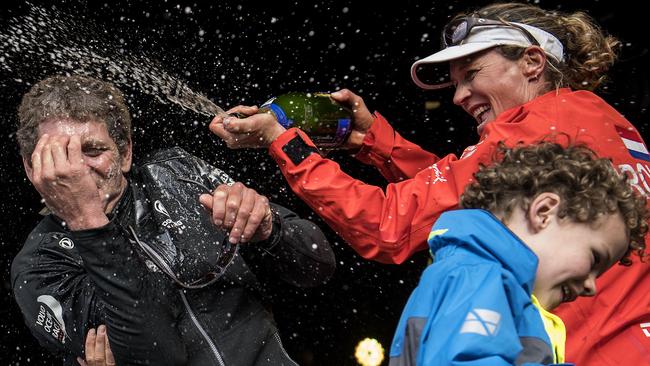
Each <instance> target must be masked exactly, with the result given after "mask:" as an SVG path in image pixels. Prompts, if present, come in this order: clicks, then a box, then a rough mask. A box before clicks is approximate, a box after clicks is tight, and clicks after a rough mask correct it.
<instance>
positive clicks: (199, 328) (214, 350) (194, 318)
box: [178, 290, 226, 366]
mask: <svg viewBox="0 0 650 366" xmlns="http://www.w3.org/2000/svg"><path fill="white" fill-rule="evenodd" d="M178 292H179V293H180V294H181V299H183V304H184V305H185V309H187V312H188V313H189V314H190V318H191V319H192V322H193V323H194V325H195V326H196V328H197V329H198V330H199V333H201V335H202V336H203V339H205V341H206V342H208V346H210V350H212V353H213V354H214V356H215V357H216V359H217V362H218V363H219V365H220V366H226V364H225V363H224V362H223V358H221V355H220V354H219V351H218V350H217V346H216V345H215V344H214V342H212V339H210V337H209V336H208V333H207V332H206V331H205V329H203V327H202V326H201V324H199V320H198V319H196V316H195V315H194V312H193V311H192V308H191V307H190V303H188V302H187V298H186V297H185V294H184V293H183V290H178Z"/></svg>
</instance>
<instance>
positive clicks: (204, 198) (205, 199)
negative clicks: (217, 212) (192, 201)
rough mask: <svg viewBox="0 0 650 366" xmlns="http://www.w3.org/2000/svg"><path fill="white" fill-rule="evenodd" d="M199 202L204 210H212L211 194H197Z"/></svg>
mask: <svg viewBox="0 0 650 366" xmlns="http://www.w3.org/2000/svg"><path fill="white" fill-rule="evenodd" d="M199 202H200V203H201V204H202V205H203V207H205V209H206V210H208V211H210V212H212V195H209V194H207V193H204V194H202V195H200V196H199Z"/></svg>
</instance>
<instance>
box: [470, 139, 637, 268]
mask: <svg viewBox="0 0 650 366" xmlns="http://www.w3.org/2000/svg"><path fill="white" fill-rule="evenodd" d="M496 161H497V163H495V164H494V165H491V166H481V168H480V170H479V171H478V172H477V173H475V174H474V181H473V182H472V183H470V184H469V185H468V186H467V188H466V189H465V192H464V193H463V194H462V196H461V201H460V205H461V207H464V208H482V209H485V210H488V211H491V212H493V213H495V214H500V215H502V216H503V220H504V221H507V219H508V218H509V217H510V215H511V214H512V212H513V210H514V209H515V208H517V207H519V208H521V209H522V210H524V212H527V211H528V209H529V206H530V202H531V201H532V200H534V199H535V197H537V196H538V195H539V194H541V193H544V192H553V193H555V194H557V195H559V196H560V199H561V202H560V208H559V214H558V216H559V217H560V218H564V217H568V218H569V219H571V220H573V221H575V222H579V223H593V222H595V221H596V220H598V219H599V218H600V217H603V216H605V215H608V214H614V213H616V212H620V213H621V215H622V217H623V221H624V222H625V225H626V227H627V230H628V237H629V240H630V246H629V249H628V251H627V253H626V254H625V256H624V257H623V259H622V260H621V264H625V265H629V264H631V261H630V259H629V255H630V253H631V252H635V253H636V254H637V255H638V256H639V257H641V258H642V259H643V257H644V255H645V240H644V236H645V234H646V232H647V231H648V223H647V219H648V217H649V212H648V209H647V207H646V199H645V198H644V197H643V196H642V195H641V194H640V193H639V192H638V191H636V190H634V189H633V188H632V186H631V185H630V184H629V183H628V182H627V176H625V175H621V174H619V173H618V172H617V171H616V169H615V168H614V165H613V164H612V162H611V161H610V160H608V159H604V158H597V157H596V155H595V153H594V152H593V151H592V150H590V149H589V148H587V147H584V146H570V147H567V148H564V147H562V146H561V145H559V144H556V143H551V142H544V143H541V144H536V145H529V146H525V147H521V146H520V147H516V148H506V147H505V145H503V144H500V145H499V148H498V149H497V156H496Z"/></svg>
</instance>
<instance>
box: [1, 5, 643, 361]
mask: <svg viewBox="0 0 650 366" xmlns="http://www.w3.org/2000/svg"><path fill="white" fill-rule="evenodd" d="M390 3H391V4H390V5H386V4H385V2H382V3H380V2H375V3H374V4H371V5H368V4H367V3H364V2H354V3H353V2H344V1H327V0H321V1H316V2H307V1H305V2H298V1H296V2H267V4H266V5H265V6H262V5H253V4H252V3H249V4H247V3H245V2H241V3H238V2H235V1H218V2H217V1H212V2H204V3H196V2H190V1H173V2H168V1H141V2H137V1H111V2H107V3H104V2H91V1H81V0H79V1H55V2H42V3H41V2H35V3H32V4H39V6H43V7H44V8H46V9H51V7H52V4H55V7H56V9H58V10H56V11H55V14H57V15H56V16H57V17H59V16H60V17H61V19H63V20H64V21H65V22H70V23H71V24H77V25H78V26H79V27H81V28H80V29H83V31H81V32H80V34H79V37H80V39H86V40H87V41H88V42H90V43H93V42H94V43H96V44H98V45H100V49H103V50H104V51H105V52H106V55H111V54H114V55H120V54H121V55H124V54H137V55H144V57H146V58H148V59H150V60H155V62H156V63H157V64H158V65H159V67H160V68H161V69H163V70H165V71H166V72H168V73H170V74H171V75H175V76H176V77H178V79H180V80H183V81H185V82H186V83H187V84H188V85H189V86H190V87H191V88H192V89H193V90H195V91H197V92H201V93H204V94H205V95H207V96H208V97H209V98H210V99H212V100H214V101H215V102H216V103H217V104H218V105H220V106H222V107H224V108H229V107H231V106H234V105H237V104H258V105H259V104H260V103H262V102H264V101H265V100H267V99H268V98H269V97H270V96H273V95H277V94H281V93H284V92H288V91H334V90H337V89H339V88H343V87H346V88H349V89H351V90H353V91H355V92H357V93H358V94H360V95H362V96H363V97H364V100H365V101H366V104H367V105H368V107H369V108H370V109H371V110H379V111H380V112H381V113H382V114H383V115H384V116H386V117H387V118H388V119H389V120H390V121H391V122H392V124H393V125H394V126H395V128H396V129H397V130H398V131H399V132H400V133H402V134H403V135H404V136H406V137H408V138H409V139H411V140H413V141H415V142H417V143H419V144H421V145H423V146H424V147H425V148H427V149H429V150H431V151H435V152H437V153H438V154H441V155H444V154H447V153H456V154H459V153H460V152H462V150H463V149H464V147H465V146H467V145H470V144H472V143H473V142H475V141H476V139H477V135H476V132H475V130H474V126H475V123H474V122H473V120H472V119H471V118H470V117H469V116H467V115H465V114H464V112H462V111H461V110H460V109H459V108H457V107H455V106H454V105H453V104H452V103H451V96H452V94H451V91H448V90H446V91H433V92H426V91H422V90H420V89H418V88H417V87H416V86H415V85H414V84H413V83H412V82H411V80H410V76H409V69H410V66H411V64H412V63H413V61H414V60H415V59H417V58H420V57H424V56H426V55H428V54H430V53H433V52H434V51H435V50H437V49H438V39H439V38H438V37H439V31H440V27H441V26H442V25H443V24H444V23H445V21H446V19H448V17H449V16H451V15H453V14H455V13H457V12H459V11H461V10H464V9H466V8H468V7H470V6H475V5H483V4H486V3H487V2H485V1H483V2H479V1H463V2H460V1H452V0H447V1H444V2H441V1H431V0H429V1H419V2H418V1H409V0H402V1H399V2H390ZM535 3H536V4H537V5H540V6H542V7H543V8H546V9H549V10H552V9H560V10H565V11H566V10H578V9H580V10H586V11H587V12H588V13H589V14H590V15H591V16H593V17H594V18H595V19H596V20H597V22H598V23H599V24H601V25H602V26H603V28H604V29H606V30H607V31H608V32H609V33H611V34H613V35H615V36H617V37H619V38H620V39H621V40H622V41H623V43H624V45H625V46H624V48H623V53H622V58H621V60H620V61H619V62H618V63H617V64H616V65H615V67H614V68H613V69H612V70H611V72H610V75H611V83H609V84H607V86H606V88H604V89H601V90H600V91H599V94H600V95H601V96H602V97H603V98H605V99H606V100H607V101H608V102H610V103H611V104H612V105H614V106H615V107H616V108H617V109H618V110H619V111H621V112H622V113H623V114H624V115H625V116H627V117H628V119H630V120H631V121H632V122H633V123H634V124H635V125H636V126H637V127H638V128H639V130H640V132H641V134H642V135H643V136H645V137H647V136H648V133H649V131H648V127H647V120H648V105H649V104H650V88H649V82H650V77H649V75H648V70H647V65H649V64H650V62H649V61H650V60H649V57H648V46H649V45H650V42H649V41H648V40H647V39H645V38H644V37H647V31H646V30H645V27H644V26H645V25H646V23H647V19H646V18H645V17H644V14H645V13H644V12H641V11H639V10H638V9H636V8H635V6H634V5H632V4H633V2H631V1H630V2H626V1H602V0H601V1H593V0H591V1H571V2H567V1H545V0H541V1H536V2H535ZM29 7H30V5H26V4H22V3H19V2H9V4H8V5H5V7H4V8H3V9H2V13H1V17H0V30H1V32H4V31H5V30H6V29H7V27H8V24H10V19H12V18H16V17H18V18H20V17H21V16H24V15H25V14H26V13H27V11H28V9H29ZM188 9H189V10H188ZM2 57H4V58H5V59H3V58H2ZM10 57H11V58H13V59H12V60H8V59H7V58H10ZM15 58H16V57H15V55H2V54H0V62H2V61H4V62H7V61H11V62H13V64H14V66H13V68H12V70H11V71H9V70H7V69H6V68H4V69H1V70H0V98H1V99H0V100H1V101H2V102H1V103H0V113H1V114H0V121H1V123H2V127H3V132H2V135H1V139H2V140H1V143H2V149H1V150H0V151H1V156H0V171H1V172H0V176H1V178H2V194H1V197H2V199H0V214H1V215H2V221H1V222H0V225H1V227H2V230H1V231H0V253H1V254H0V273H1V275H0V276H1V277H0V278H2V286H1V288H0V290H1V291H2V292H1V293H2V300H1V302H0V304H2V307H1V310H0V311H1V317H0V334H1V336H2V338H1V339H0V357H1V360H0V364H2V365H5V364H7V365H51V364H57V363H59V362H58V361H57V360H56V358H54V357H52V356H50V355H48V354H47V352H46V351H44V350H43V349H41V348H40V346H39V345H38V344H37V342H36V341H35V340H34V339H33V338H32V336H31V335H30V334H29V332H28V330H27V328H26V326H25V325H24V323H23V319H22V316H21V314H20V312H19V310H18V309H17V306H16V305H15V303H14V300H13V298H12V295H11V283H10V279H9V269H10V265H11V260H12V258H13V257H14V256H15V254H16V253H17V252H18V250H19V249H20V247H21V245H22V242H23V241H24V239H25V237H26V236H27V234H28V233H29V231H30V230H31V229H32V228H33V227H34V226H35V224H36V223H37V222H38V220H39V216H38V214H37V211H38V210H39V209H40V203H39V197H38V195H37V194H36V192H35V190H34V189H33V188H32V187H31V186H30V184H29V182H28V181H27V180H26V179H25V177H24V173H23V170H22V164H21V160H20V157H19V154H18V149H17V146H16V143H15V137H14V134H13V132H14V131H15V123H16V117H15V111H16V107H17V105H18V103H19V101H20V97H21V96H22V94H24V93H25V92H26V91H27V90H28V89H29V87H30V85H31V84H32V83H33V82H35V81H38V80H40V79H42V78H43V77H45V76H47V75H50V74H54V73H61V72H62V71H63V70H62V69H61V68H59V67H56V66H54V65H52V64H51V63H48V60H47V57H44V55H43V54H26V55H21V57H20V60H19V62H17V60H16V59H15ZM121 89H122V90H123V91H124V92H125V94H126V95H127V99H128V103H129V107H130V109H131V112H132V114H133V117H134V119H133V124H134V144H135V145H134V150H135V151H134V152H135V157H136V159H137V157H138V156H139V155H142V154H143V153H144V152H147V151H150V150H153V149H155V148H159V147H164V146H170V145H180V146H181V147H183V148H185V149H186V150H188V151H190V152H193V153H195V154H196V155H198V156H200V157H202V158H204V159H206V160H208V161H210V162H212V163H214V164H216V165H217V166H220V167H221V168H223V169H224V170H225V171H227V172H229V173H230V174H231V175H232V176H233V177H234V178H235V179H237V180H240V181H243V182H245V183H246V184H248V185H250V186H252V187H254V188H255V189H257V190H258V191H259V192H261V193H263V194H266V195H267V196H269V197H270V198H271V200H273V201H275V202H278V203H281V204H283V205H285V206H288V207H290V208H293V209H294V210H296V211H297V212H298V213H299V214H300V215H302V216H303V217H309V218H311V219H312V220H314V221H315V222H316V223H317V224H319V225H320V226H321V227H322V228H323V230H324V231H325V232H326V234H327V235H328V237H329V238H330V241H331V243H332V244H333V246H334V250H335V252H336V255H337V263H338V268H337V273H336V275H335V277H334V278H333V279H332V280H331V281H330V282H329V283H328V284H327V285H324V286H321V287H319V288H316V289H310V290H299V289H292V288H288V287H285V286H280V285H279V286H277V288H276V289H273V291H274V292H275V293H276V295H277V296H275V299H274V301H273V302H274V309H275V316H276V320H277V321H278V323H279V325H280V329H281V332H282V338H283V340H284V342H285V346H286V348H287V350H288V352H289V353H290V354H291V355H292V356H293V357H294V358H295V359H296V360H298V361H299V362H300V363H301V364H304V365H343V364H345V365H354V364H355V361H354V347H355V345H356V344H357V342H359V341H360V340H362V339H363V338H365V337H373V338H377V339H378V340H379V341H380V342H381V343H382V344H383V346H384V348H385V349H386V350H387V351H388V348H389V347H390V341H391V338H392V334H393V330H394V328H395V325H396V322H397V320H398V318H399V314H400V312H401V309H402V306H403V305H404V303H405V301H406V298H407V297H408V294H409V293H410V290H411V289H412V288H413V287H414V286H415V285H416V283H417V279H418V278H419V274H420V272H421V270H422V268H423V267H424V266H425V265H426V260H427V258H426V254H425V253H422V254H420V255H417V256H415V257H414V258H413V259H412V260H411V261H409V262H407V263H406V264H404V265H402V266H394V265H381V264H377V263H373V262H369V261H366V260H364V259H362V258H361V257H359V256H358V255H356V254H355V253H354V252H353V251H352V250H351V249H350V248H349V247H348V246H347V245H346V244H345V243H344V242H343V241H342V240H341V239H340V238H338V237H337V236H336V235H335V234H334V232H333V231H332V230H330V229H329V228H327V227H326V225H325V224H324V223H323V222H322V221H321V220H320V219H319V218H318V217H316V216H315V215H314V214H313V213H312V212H311V211H310V210H309V209H308V207H307V206H306V205H304V204H303V203H302V202H300V201H299V200H298V199H296V198H295V196H293V194H292V193H291V191H290V190H289V189H288V186H287V185H286V184H285V183H284V180H283V178H282V176H281V174H280V173H279V171H278V170H277V168H276V167H275V163H274V162H273V161H272V160H271V159H270V158H269V157H268V155H267V154H266V152H265V151H251V150H248V151H229V150H227V149H226V148H225V146H224V145H223V144H222V143H220V142H219V141H217V139H216V138H214V137H213V136H212V135H210V134H209V132H208V131H207V128H206V126H207V123H208V122H209V119H210V118H209V117H206V116H202V115H199V114H196V113H193V112H187V111H184V110H183V109H181V108H180V107H178V106H176V105H173V104H165V103H161V102H160V101H159V100H158V99H157V98H155V97H152V96H150V95H146V94H144V93H142V92H141V91H140V90H139V89H138V88H137V87H128V86H127V87H124V86H122V87H121ZM427 101H437V102H440V107H439V108H437V109H434V110H427V109H425V107H424V105H425V102H427ZM332 158H333V159H335V160H337V161H339V162H340V163H341V164H342V166H343V169H344V170H346V171H348V172H350V173H351V174H352V175H353V176H355V177H358V178H360V179H362V180H364V181H367V182H370V183H374V184H377V185H384V184H385V183H384V181H383V180H382V178H381V177H380V176H379V175H378V174H377V173H376V172H374V171H373V170H371V169H368V168H367V167H364V166H362V165H361V164H359V163H357V162H356V161H354V160H353V159H350V158H348V157H347V156H346V155H345V154H343V153H334V154H333V155H332Z"/></svg>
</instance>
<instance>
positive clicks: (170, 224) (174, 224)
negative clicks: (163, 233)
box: [153, 200, 185, 230]
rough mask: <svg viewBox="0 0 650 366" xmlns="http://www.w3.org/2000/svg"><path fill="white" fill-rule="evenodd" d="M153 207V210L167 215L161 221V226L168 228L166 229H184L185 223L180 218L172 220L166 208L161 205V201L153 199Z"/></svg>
mask: <svg viewBox="0 0 650 366" xmlns="http://www.w3.org/2000/svg"><path fill="white" fill-rule="evenodd" d="M153 208H154V210H156V211H158V212H160V213H161V214H163V215H165V216H167V219H165V221H163V223H162V226H164V227H166V228H168V229H179V230H184V229H185V224H184V223H183V221H182V220H178V221H174V220H172V218H171V216H170V215H169V212H167V209H166V208H165V206H163V204H162V202H160V201H159V200H156V201H154V203H153Z"/></svg>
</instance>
